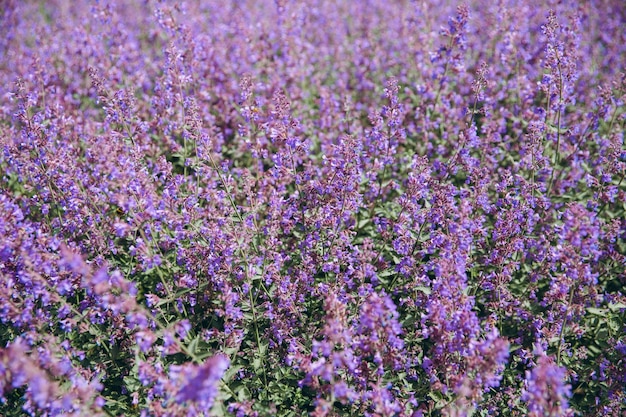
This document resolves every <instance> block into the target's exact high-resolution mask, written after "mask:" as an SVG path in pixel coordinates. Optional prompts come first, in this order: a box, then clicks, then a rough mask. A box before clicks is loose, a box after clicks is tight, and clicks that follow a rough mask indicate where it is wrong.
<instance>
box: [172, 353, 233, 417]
mask: <svg viewBox="0 0 626 417" xmlns="http://www.w3.org/2000/svg"><path fill="white" fill-rule="evenodd" d="M229 366H230V361H229V359H228V357H226V356H225V355H221V354H220V355H215V356H213V357H212V358H210V359H207V360H206V361H205V362H204V363H203V364H200V365H198V366H195V367H187V368H185V369H184V375H183V376H184V377H185V378H186V381H185V383H184V385H183V386H182V388H181V389H180V390H179V391H178V393H177V394H176V402H178V403H179V404H183V403H186V402H191V403H196V404H197V405H198V406H199V408H201V409H203V410H209V409H210V408H211V406H212V405H213V401H214V400H215V396H216V395H217V392H218V383H219V381H220V378H221V377H222V376H223V375H224V372H225V371H226V369H228V367H229Z"/></svg>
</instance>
